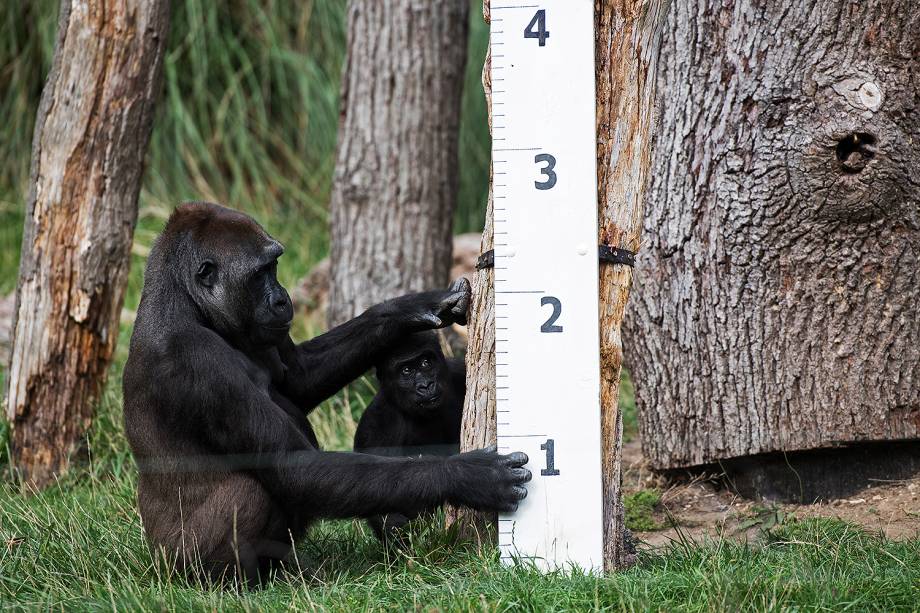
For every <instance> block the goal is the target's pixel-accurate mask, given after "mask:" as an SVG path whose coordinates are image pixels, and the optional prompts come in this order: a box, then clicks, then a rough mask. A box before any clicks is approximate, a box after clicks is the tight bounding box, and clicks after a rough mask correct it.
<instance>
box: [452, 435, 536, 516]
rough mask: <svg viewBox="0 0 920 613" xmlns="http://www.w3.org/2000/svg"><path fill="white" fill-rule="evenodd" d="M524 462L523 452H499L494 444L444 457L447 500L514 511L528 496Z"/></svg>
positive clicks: (472, 505)
mask: <svg viewBox="0 0 920 613" xmlns="http://www.w3.org/2000/svg"><path fill="white" fill-rule="evenodd" d="M527 461H528V458H527V455H526V454H523V453H521V452H519V451H517V452H515V453H511V454H508V455H500V454H498V453H496V452H495V447H489V448H487V449H479V450H477V451H468V452H466V453H461V454H458V455H454V456H451V457H450V458H448V459H447V471H448V474H447V479H448V483H449V488H450V490H451V491H450V495H449V496H448V500H449V501H450V502H452V503H454V504H461V505H463V506H467V507H470V508H472V509H475V510H477V511H502V512H505V513H513V512H514V511H516V510H517V508H518V503H519V502H520V501H521V500H523V499H524V498H526V497H527V490H526V489H525V488H524V484H525V483H527V482H528V481H530V478H531V475H530V471H529V470H527V469H526V468H524V467H523V466H524V464H527Z"/></svg>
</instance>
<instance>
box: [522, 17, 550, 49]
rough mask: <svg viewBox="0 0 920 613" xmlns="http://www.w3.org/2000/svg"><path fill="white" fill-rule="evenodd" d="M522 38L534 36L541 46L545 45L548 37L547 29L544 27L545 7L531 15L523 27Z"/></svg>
mask: <svg viewBox="0 0 920 613" xmlns="http://www.w3.org/2000/svg"><path fill="white" fill-rule="evenodd" d="M534 26H536V27H537V30H536V32H535V31H534V29H533V28H534ZM524 38H536V39H537V40H539V41H540V46H541V47H545V46H546V39H547V38H549V31H548V30H547V29H546V10H545V9H540V10H539V11H537V14H536V15H534V16H533V19H531V20H530V23H528V24H527V27H526V28H524Z"/></svg>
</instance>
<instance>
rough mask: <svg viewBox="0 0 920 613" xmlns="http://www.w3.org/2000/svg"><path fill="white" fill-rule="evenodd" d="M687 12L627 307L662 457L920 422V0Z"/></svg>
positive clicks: (752, 448) (834, 440)
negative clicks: (919, 1)
mask: <svg viewBox="0 0 920 613" xmlns="http://www.w3.org/2000/svg"><path fill="white" fill-rule="evenodd" d="M674 9H675V10H674V11H673V12H672V13H671V15H670V20H669V22H668V24H667V27H666V28H665V31H666V32H667V35H666V39H665V42H664V43H663V50H662V55H661V59H660V69H659V72H658V80H659V84H660V92H661V99H662V119H661V122H660V127H659V129H658V132H657V144H656V147H655V152H656V154H655V158H654V171H653V173H652V176H653V177H654V179H653V184H652V186H651V190H650V192H649V194H648V197H647V199H646V203H647V216H646V220H645V227H646V234H645V242H644V244H643V250H642V257H641V259H640V266H639V272H638V285H637V289H636V292H634V302H633V306H632V307H631V309H630V313H629V315H628V325H627V333H628V340H629V342H628V349H627V359H628V362H629V365H630V371H631V372H632V373H633V375H634V376H635V385H636V392H637V397H638V404H639V409H640V415H641V426H642V440H643V447H644V450H645V453H646V455H647V456H648V458H649V459H650V460H651V462H652V464H653V465H654V466H655V467H658V468H675V467H685V466H691V465H699V464H704V463H709V462H715V461H719V460H723V459H726V458H734V457H738V456H746V455H749V454H758V453H763V452H773V451H792V450H802V449H810V448H818V447H827V446H833V445H838V444H840V443H845V442H852V441H878V440H892V439H909V438H916V437H918V436H920V342H918V340H920V262H918V252H920V180H918V178H917V169H918V168H920V148H918V143H920V11H918V10H917V5H916V3H915V2H914V0H866V1H863V2H851V1H850V0H819V1H817V2H800V1H798V0H774V1H773V2H764V1H758V0H737V1H736V2H734V3H725V2H722V1H721V0H688V1H687V2H677V3H675V6H674ZM845 464H846V463H841V464H840V465H839V468H844V467H845ZM797 476H800V475H797Z"/></svg>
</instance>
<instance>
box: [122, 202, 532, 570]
mask: <svg viewBox="0 0 920 613" xmlns="http://www.w3.org/2000/svg"><path fill="white" fill-rule="evenodd" d="M282 251H283V248H282V247H281V245H280V244H278V242H276V241H275V240H273V239H272V238H271V237H270V236H268V234H266V232H265V231H264V230H263V229H262V228H261V227H260V226H259V225H258V224H257V223H256V222H255V221H253V220H252V219H251V218H250V217H248V216H246V215H243V214H241V213H238V212H235V211H232V210H230V209H227V208H224V207H221V206H218V205H215V204H208V203H190V204H184V205H182V206H180V207H179V208H177V209H176V211H175V213H173V215H172V216H171V217H170V219H169V221H168V223H167V224H166V228H165V229H164V230H163V233H162V234H161V235H160V237H159V238H158V239H157V241H156V244H155V245H154V247H153V250H152V251H151V253H150V258H149V260H148V263H147V271H146V277H145V280H144V291H143V295H142V296H141V303H140V307H139V308H138V313H137V320H136V322H135V326H134V335H133V336H132V338H131V350H130V355H129V357H128V362H127V364H126V366H125V373H124V403H125V404H124V417H125V429H126V431H127V434H128V440H129V441H130V443H131V448H132V450H133V452H134V455H135V457H136V458H137V462H138V466H139V468H140V478H139V482H138V505H139V507H140V512H141V518H142V520H143V524H144V530H145V531H146V534H147V538H148V540H149V542H150V544H151V545H152V546H153V547H154V549H155V550H156V551H163V552H165V553H166V555H167V556H168V557H169V559H170V561H171V562H172V563H175V564H176V565H177V566H178V567H179V568H181V569H184V570H187V571H193V572H196V573H197V571H204V573H206V574H207V575H210V576H211V577H213V578H221V577H226V576H229V575H236V576H239V577H240V578H242V579H243V580H245V581H246V582H247V583H249V584H252V583H254V582H258V581H262V580H264V579H265V578H266V574H267V573H266V571H267V570H268V569H269V568H270V567H271V566H272V565H273V564H274V563H275V562H277V561H279V560H282V559H283V558H285V557H286V556H287V555H288V554H289V553H290V550H291V546H292V543H293V542H294V541H296V540H297V539H298V538H299V537H301V536H302V535H303V534H304V532H305V531H306V529H307V527H308V525H309V524H310V522H311V521H313V520H315V519H317V518H323V517H329V518H335V517H370V516H373V515H384V514H387V513H402V514H404V515H411V514H414V513H417V512H419V511H421V510H422V509H425V508H429V507H434V506H437V505H438V504H442V503H444V502H450V503H453V504H459V505H465V506H468V507H472V508H474V509H481V510H501V511H511V510H514V509H515V508H516V507H517V503H518V501H520V500H521V499H522V498H523V497H524V496H525V495H526V490H525V489H524V488H523V487H522V484H523V483H525V482H526V481H528V480H529V479H530V472H529V471H528V470H527V469H525V468H523V465H524V464H525V463H526V462H527V457H526V456H525V455H524V454H521V453H514V454H511V455H499V454H496V453H495V452H494V451H492V450H482V451H474V452H470V453H463V454H459V455H454V456H450V457H416V458H389V457H378V456H373V455H363V454H352V453H331V452H325V451H320V450H319V447H318V445H317V443H316V436H315V435H314V433H313V429H312V428H311V427H310V424H309V422H308V421H307V413H308V412H309V410H310V409H312V408H314V407H315V406H316V405H317V404H319V403H320V402H321V401H322V400H324V399H326V398H328V397H329V396H331V395H332V394H334V393H335V392H336V391H337V390H339V389H340V388H341V387H342V386H344V385H345V384H347V383H348V382H349V381H351V380H352V379H354V378H355V377H357V376H359V375H360V374H361V373H363V372H364V371H366V370H367V369H368V368H369V367H370V366H371V365H372V364H374V363H375V362H376V361H377V360H378V359H380V357H381V356H382V355H383V354H384V353H385V352H386V351H387V350H388V349H389V348H390V347H391V346H392V345H394V344H395V343H396V342H397V341H398V339H400V338H401V337H404V336H405V335H406V334H409V333H412V332H417V331H420V330H425V329H431V328H437V327H441V326H446V325H449V324H451V323H453V322H461V323H462V322H463V321H464V320H465V317H466V310H467V307H468V304H469V292H470V288H469V284H468V283H466V282H465V281H464V282H460V283H457V284H455V285H454V286H453V287H451V289H450V290H448V291H446V292H445V291H438V292H425V293H420V294H410V295H408V296H403V297H401V298H397V299H395V300H390V301H387V302H384V303H382V304H379V305H377V306H374V307H372V308H370V309H368V310H367V312H365V313H364V314H362V315H360V316H359V317H356V318H355V319H353V320H352V321H350V322H348V323H345V324H343V325H341V326H339V327H337V328H334V329H332V330H330V331H329V332H327V333H326V334H323V335H321V336H319V337H317V338H314V339H313V340H310V341H307V342H305V343H302V344H300V345H294V344H293V343H292V342H291V340H290V337H289V335H288V332H289V328H290V323H291V318H292V316H293V308H292V306H291V301H290V299H289V298H288V294H287V292H286V291H285V289H284V288H283V287H281V285H279V284H278V281H277V279H276V277H275V269H276V264H277V259H278V257H279V256H280V255H281V253H282Z"/></svg>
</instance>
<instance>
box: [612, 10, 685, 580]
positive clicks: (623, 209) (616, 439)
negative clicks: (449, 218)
mask: <svg viewBox="0 0 920 613" xmlns="http://www.w3.org/2000/svg"><path fill="white" fill-rule="evenodd" d="M667 5H668V0H616V1H610V0H595V5H594V20H595V27H594V32H595V38H596V41H595V50H594V53H595V69H596V72H597V76H596V82H597V85H596V95H597V184H598V235H599V236H598V242H599V244H601V245H607V246H609V247H616V248H619V249H626V250H628V251H632V252H633V253H635V252H637V251H639V244H640V235H641V231H642V216H643V204H644V199H645V193H646V185H647V183H648V175H649V170H650V167H651V152H652V150H651V145H652V143H651V140H652V133H653V124H654V120H655V67H656V63H657V57H658V47H659V42H660V33H661V26H662V23H663V22H664V14H665V12H666V9H667ZM632 273H633V269H632V267H630V266H626V265H623V264H601V267H600V285H599V293H600V332H601V334H600V338H601V348H600V350H601V444H602V445H603V479H604V569H605V570H607V571H612V570H615V569H618V568H623V567H624V566H626V565H627V563H628V562H629V561H630V552H629V551H627V549H626V546H627V544H626V542H625V539H624V538H623V536H622V535H623V532H624V530H625V528H626V522H625V519H624V513H623V500H622V494H621V491H620V490H621V487H622V483H623V475H622V470H621V468H622V454H621V450H622V443H623V415H622V413H621V412H620V410H619V394H620V375H621V371H622V365H623V342H622V338H621V332H620V330H621V327H622V324H623V315H624V313H625V311H626V303H627V301H628V299H629V290H630V285H631V283H632V276H633V275H632Z"/></svg>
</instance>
